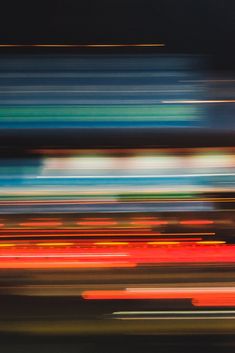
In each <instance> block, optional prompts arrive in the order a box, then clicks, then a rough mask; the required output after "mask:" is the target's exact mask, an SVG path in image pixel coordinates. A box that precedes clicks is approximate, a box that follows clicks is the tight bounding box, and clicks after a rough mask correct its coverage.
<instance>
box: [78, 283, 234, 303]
mask: <svg viewBox="0 0 235 353" xmlns="http://www.w3.org/2000/svg"><path fill="white" fill-rule="evenodd" d="M82 297H83V298H84V299H87V300H130V299H131V300H147V299H154V300H167V299H169V300H177V299H185V300H188V299H190V300H191V301H192V304H193V305H194V306H196V307H197V306H207V307H215V306H224V307H226V306H235V288H234V287H209V288H208V287H195V288H150V289H149V288H137V289H136V288H128V289H126V290H93V291H92V290H91V291H84V292H83V293H82Z"/></svg>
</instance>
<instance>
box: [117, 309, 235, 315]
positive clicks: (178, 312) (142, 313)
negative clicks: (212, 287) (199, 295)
mask: <svg viewBox="0 0 235 353" xmlns="http://www.w3.org/2000/svg"><path fill="white" fill-rule="evenodd" d="M220 313H221V314H235V310H221V311H220V310H211V311H209V310H199V311H191V310H190V311H188V310H187V311H186V310H185V311H183V310H181V311H114V312H113V313H112V315H150V314H153V315H169V314H173V315H174V314H176V315H178V314H195V315H196V314H220Z"/></svg>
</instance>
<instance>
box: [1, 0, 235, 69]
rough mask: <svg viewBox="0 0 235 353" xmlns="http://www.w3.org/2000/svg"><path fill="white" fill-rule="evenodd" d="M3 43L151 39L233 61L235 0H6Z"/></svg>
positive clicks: (176, 49)
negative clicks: (25, 0)
mask: <svg viewBox="0 0 235 353" xmlns="http://www.w3.org/2000/svg"><path fill="white" fill-rule="evenodd" d="M0 33H1V36H0V43H1V44H4V43H18V44H30V43H67V44H69V43H141V42H146V43H151V42H162V43H165V44H166V48H164V52H177V53H181V52H183V53H206V54H207V53H209V54H213V56H214V57H216V58H219V60H222V61H224V62H226V63H228V65H231V64H233V63H234V61H235V55H234V51H235V50H234V49H235V45H234V42H235V40H234V38H235V1H234V0H231V1H230V0H179V1H177V0H57V1H50V0H47V1H44V2H43V1H36V0H35V1H31V2H29V1H27V2H24V1H11V0H8V1H5V2H2V4H1V12H0Z"/></svg>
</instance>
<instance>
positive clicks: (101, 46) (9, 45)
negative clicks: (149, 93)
mask: <svg viewBox="0 0 235 353" xmlns="http://www.w3.org/2000/svg"><path fill="white" fill-rule="evenodd" d="M164 46H165V44H163V43H129V44H125V43H120V44H0V48H8V47H16V48H17V47H30V48H31V47H40V48H116V47H164Z"/></svg>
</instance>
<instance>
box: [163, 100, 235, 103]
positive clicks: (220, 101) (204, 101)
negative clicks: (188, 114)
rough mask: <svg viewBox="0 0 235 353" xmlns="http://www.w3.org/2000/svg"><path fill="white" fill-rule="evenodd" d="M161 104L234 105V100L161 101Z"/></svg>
mask: <svg viewBox="0 0 235 353" xmlns="http://www.w3.org/2000/svg"><path fill="white" fill-rule="evenodd" d="M161 103H163V104H208V103H209V104H210V103H211V104H214V103H235V99H215V100H213V99H209V100H180V99H179V100H162V101H161Z"/></svg>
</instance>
